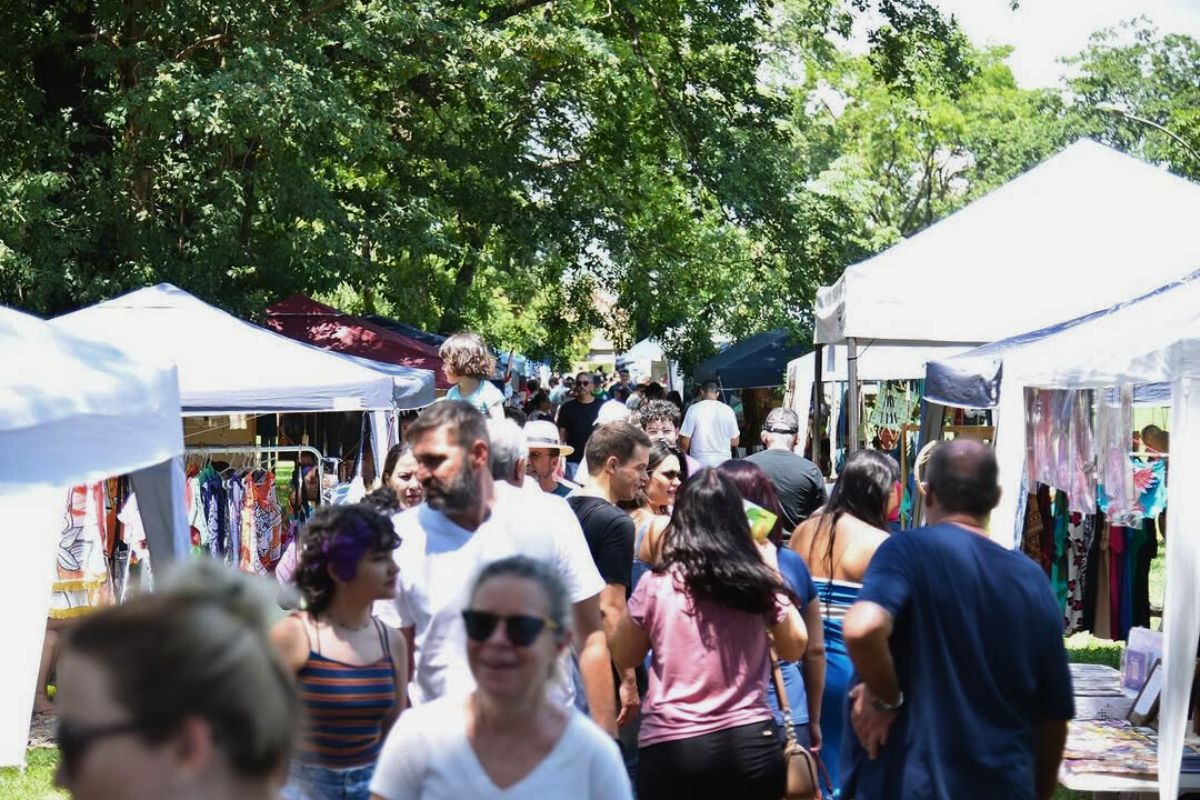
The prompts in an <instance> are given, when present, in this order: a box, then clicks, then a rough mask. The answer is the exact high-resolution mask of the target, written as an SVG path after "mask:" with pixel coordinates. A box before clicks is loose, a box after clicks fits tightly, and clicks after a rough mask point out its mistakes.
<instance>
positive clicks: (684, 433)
mask: <svg viewBox="0 0 1200 800" xmlns="http://www.w3.org/2000/svg"><path fill="white" fill-rule="evenodd" d="M719 394H720V392H719V391H718V389H717V384H716V382H715V381H705V382H704V386H703V387H702V395H701V399H700V400H698V401H697V402H695V403H692V405H690V406H689V407H688V410H687V415H686V416H685V417H684V418H683V427H681V428H680V429H679V447H680V449H681V450H683V452H685V453H690V454H691V456H692V458H694V459H696V460H697V461H699V462H700V463H701V464H703V465H704V466H706V467H717V466H720V465H721V463H722V462H725V461H728V460H729V456H730V454H731V451H732V450H733V448H735V447H737V446H738V439H739V437H740V436H741V432H740V431H739V430H738V423H737V416H736V415H735V414H734V413H733V409H732V408H730V407H729V406H727V405H725V404H724V403H722V402H721V401H720V400H718V399H717V397H718V396H719Z"/></svg>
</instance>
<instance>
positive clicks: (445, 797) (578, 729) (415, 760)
mask: <svg viewBox="0 0 1200 800" xmlns="http://www.w3.org/2000/svg"><path fill="white" fill-rule="evenodd" d="M568 713H570V715H571V718H570V720H569V721H568V722H567V727H566V728H565V729H564V730H563V733H562V736H561V737H559V740H558V742H557V743H556V744H555V745H554V747H553V748H552V749H551V750H550V752H549V754H547V756H546V757H545V758H543V759H542V761H541V763H539V764H538V765H537V766H536V767H534V768H533V771H532V772H530V773H529V774H528V775H526V776H525V777H524V778H522V779H521V780H520V781H518V782H517V783H515V784H513V785H512V786H510V787H508V788H507V789H500V788H499V787H497V786H496V784H494V783H492V779H491V778H489V777H488V774H487V772H486V771H485V770H484V768H483V765H482V764H480V763H479V758H478V757H477V756H476V755H475V751H474V750H473V749H472V748H471V743H470V742H469V741H467V708H466V700H465V699H463V698H445V699H442V700H438V701H436V702H434V703H430V704H429V705H425V706H421V707H418V708H412V709H409V710H408V711H405V712H404V713H403V714H401V715H400V719H398V720H397V721H396V725H395V727H393V728H392V732H391V733H389V734H388V737H387V742H385V743H384V745H383V752H382V753H381V754H380V756H379V763H378V765H377V766H376V767H375V775H374V776H373V777H372V778H371V793H372V794H377V795H379V796H380V797H383V798H385V800H459V798H503V800H552V799H554V798H564V797H570V798H572V800H628V798H631V797H632V791H631V789H630V786H629V776H628V775H627V774H626V772H625V765H624V763H623V762H622V761H621V755H620V752H619V751H618V750H617V745H616V742H614V741H613V740H612V739H610V738H608V736H607V735H606V734H605V733H604V732H603V731H602V730H600V728H598V727H596V725H595V723H593V722H592V721H591V720H589V719H588V718H587V717H585V716H584V715H582V714H580V713H579V712H578V711H574V710H571V711H569V712H568Z"/></svg>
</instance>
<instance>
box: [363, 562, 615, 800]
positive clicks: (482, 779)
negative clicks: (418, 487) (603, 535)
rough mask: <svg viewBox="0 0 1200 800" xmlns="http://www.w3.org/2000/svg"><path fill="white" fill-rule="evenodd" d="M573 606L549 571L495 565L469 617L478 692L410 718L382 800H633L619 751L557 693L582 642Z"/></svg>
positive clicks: (390, 751)
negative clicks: (570, 655)
mask: <svg viewBox="0 0 1200 800" xmlns="http://www.w3.org/2000/svg"><path fill="white" fill-rule="evenodd" d="M570 608H571V603H570V598H569V597H568V595H567V590H566V587H565V586H564V584H563V582H562V579H561V578H560V577H559V576H558V574H557V573H556V572H555V571H554V570H553V569H552V568H551V567H550V566H548V565H547V564H545V563H543V562H541V561H536V560H534V559H531V558H527V557H525V556H514V557H512V558H506V559H502V560H500V561H496V562H493V563H491V564H489V565H488V566H486V567H484V569H483V570H482V572H480V574H479V577H478V578H476V579H475V583H474V586H473V588H472V589H471V592H470V595H469V599H468V602H467V609H466V610H465V611H464V612H463V621H464V623H465V627H466V633H467V653H466V656H467V663H468V664H469V665H470V668H471V674H472V675H473V676H474V678H475V683H476V688H475V690H474V691H473V692H471V693H470V694H469V695H467V696H466V697H462V696H458V697H453V696H447V697H443V698H440V699H438V700H434V701H433V702H431V703H428V704H426V705H422V706H417V707H416V708H414V709H412V710H411V711H408V712H407V713H406V714H405V715H404V716H403V717H402V718H401V719H400V721H399V722H398V723H397V724H396V727H395V728H394V729H393V730H392V733H391V735H390V736H388V740H387V744H386V745H384V748H383V754H382V756H381V757H380V759H379V767H378V768H377V769H376V771H375V778H374V780H372V782H371V793H372V797H373V798H379V800H409V799H410V798H421V799H422V800H458V798H488V797H499V796H501V795H502V796H503V797H505V798H506V800H550V799H551V798H566V797H569V798H572V800H625V798H629V797H630V796H631V795H630V786H629V779H628V778H627V777H626V774H625V766H624V764H623V763H622V761H621V756H620V754H619V752H618V750H617V745H616V743H615V742H614V741H613V740H611V739H609V738H608V736H607V735H605V733H604V732H603V731H601V730H600V728H598V727H596V725H595V724H594V723H592V721H591V720H589V719H588V718H587V717H586V716H584V715H583V714H581V713H579V712H578V711H575V710H572V709H567V708H564V707H563V706H562V705H561V704H558V703H554V702H551V701H550V700H549V699H548V698H547V696H546V689H547V687H548V685H549V684H550V682H551V679H552V677H553V675H554V672H555V669H556V668H557V664H558V660H559V656H560V655H561V654H562V652H563V649H564V648H565V647H566V646H567V644H568V641H569V639H570V635H569V633H568V631H567V620H568V618H569V617H568V615H569V614H570Z"/></svg>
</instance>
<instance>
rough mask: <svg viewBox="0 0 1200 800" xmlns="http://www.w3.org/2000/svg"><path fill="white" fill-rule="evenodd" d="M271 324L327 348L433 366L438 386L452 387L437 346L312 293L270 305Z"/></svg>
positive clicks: (289, 333)
mask: <svg viewBox="0 0 1200 800" xmlns="http://www.w3.org/2000/svg"><path fill="white" fill-rule="evenodd" d="M267 327H268V328H270V329H271V330H274V331H278V332H279V333H282V334H283V335H284V336H287V337H288V338H290V339H295V340H297V341H300V342H307V343H308V344H312V345H315V346H317V347H320V348H323V349H325V350H333V351H335V352H338V353H348V354H349V355H353V356H361V357H362V358H371V359H374V360H375V361H383V362H386V363H388V364H400V365H403V366H406V367H416V368H418V369H428V370H433V375H434V379H435V380H436V382H437V383H436V385H437V388H438V389H441V390H445V389H449V388H450V384H449V383H448V382H447V381H446V376H445V374H443V372H442V359H441V357H440V356H438V351H437V348H436V347H432V346H430V345H428V344H425V343H424V342H419V341H417V340H416V339H412V338H409V337H408V336H405V335H403V334H400V333H396V332H395V331H392V330H388V329H387V328H384V327H381V326H379V325H376V324H374V323H372V322H368V321H367V320H365V319H360V318H359V317H355V316H351V315H350V314H347V313H345V312H344V311H338V310H337V309H336V308H332V307H330V306H327V305H325V304H324V303H318V302H317V301H316V300H313V299H312V298H311V297H305V296H304V295H302V294H298V295H295V296H293V297H289V298H288V299H286V300H281V301H279V302H278V303H276V304H275V305H273V306H270V307H269V308H268V309H267Z"/></svg>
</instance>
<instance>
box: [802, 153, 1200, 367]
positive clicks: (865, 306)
mask: <svg viewBox="0 0 1200 800" xmlns="http://www.w3.org/2000/svg"><path fill="white" fill-rule="evenodd" d="M1198 218H1200V185H1197V184H1194V183H1192V182H1191V181H1187V180H1184V179H1183V178H1179V177H1176V176H1174V175H1172V174H1171V173H1169V172H1167V171H1166V170H1164V169H1160V168H1158V167H1155V166H1152V165H1150V164H1147V163H1145V162H1143V161H1139V160H1138V159H1136V158H1133V157H1131V156H1127V155H1124V154H1122V153H1119V152H1117V151H1116V150H1113V149H1111V148H1108V147H1105V146H1103V145H1100V144H1097V143H1096V142H1093V141H1090V140H1087V139H1083V140H1080V141H1078V142H1076V143H1075V144H1073V145H1071V146H1070V147H1067V148H1066V149H1064V150H1063V151H1062V152H1060V153H1058V154H1056V155H1054V156H1053V157H1051V158H1050V159H1047V160H1046V161H1045V162H1043V163H1041V164H1039V165H1038V166H1036V167H1034V168H1033V169H1031V170H1029V171H1028V172H1026V173H1025V174H1024V175H1021V176H1019V177H1017V178H1015V179H1013V180H1012V181H1010V182H1008V183H1007V184H1005V185H1004V186H1001V187H1000V188H998V189H996V190H995V191H993V192H991V193H990V194H987V195H985V196H984V197H982V198H980V199H979V200H976V201H975V202H974V203H972V204H970V205H969V206H967V207H966V208H963V209H962V210H960V211H958V212H957V213H955V214H951V215H950V216H949V217H946V218H945V219H943V220H941V221H940V222H938V223H937V224H935V225H933V226H931V227H929V228H927V229H926V230H924V231H921V232H920V233H918V234H916V235H915V236H913V237H912V238H910V239H906V240H904V241H902V242H900V243H899V244H897V245H895V246H893V247H891V248H889V249H888V250H885V251H884V252H882V253H880V254H879V255H877V256H875V257H873V258H870V259H868V260H866V261H863V262H860V263H858V264H855V265H854V266H852V267H850V268H849V269H847V270H846V271H845V273H844V274H843V275H842V277H841V278H840V279H839V280H838V281H837V283H835V284H834V285H833V286H828V287H823V288H821V289H819V290H818V292H817V302H816V306H815V313H816V323H817V325H816V335H815V337H814V339H815V341H816V342H817V343H818V344H831V343H839V342H844V341H845V340H847V339H850V338H855V339H859V340H868V339H874V340H883V341H897V340H904V341H914V342H959V343H975V344H982V343H984V342H993V341H996V340H997V339H1003V338H1004V337H1006V336H1013V335H1015V334H1018V333H1022V332H1024V331H1031V330H1035V329H1037V328H1041V327H1044V326H1046V325H1051V324H1053V323H1055V322H1058V321H1060V320H1064V319H1071V318H1072V317H1077V316H1079V315H1080V314H1085V313H1087V312H1089V311H1092V310H1094V309H1096V308H1103V307H1105V306H1108V305H1111V304H1113V303H1117V302H1120V301H1122V300H1125V299H1126V298H1128V297H1130V296H1132V295H1136V294H1140V293H1142V292H1143V291H1145V290H1146V289H1148V288H1151V287H1154V286H1159V285H1162V284H1164V283H1166V282H1168V281H1170V280H1173V279H1175V278H1179V277H1182V276H1183V275H1186V274H1188V273H1190V272H1191V271H1192V270H1193V269H1195V267H1196V265H1197V264H1200V238H1198V237H1196V235H1195V223H1196V220H1197V219H1198ZM989 312H990V313H989Z"/></svg>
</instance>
